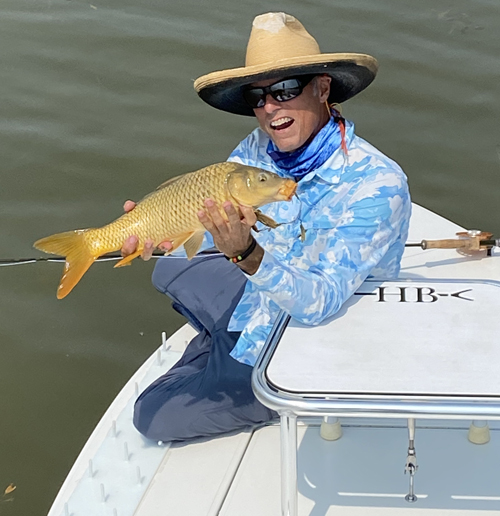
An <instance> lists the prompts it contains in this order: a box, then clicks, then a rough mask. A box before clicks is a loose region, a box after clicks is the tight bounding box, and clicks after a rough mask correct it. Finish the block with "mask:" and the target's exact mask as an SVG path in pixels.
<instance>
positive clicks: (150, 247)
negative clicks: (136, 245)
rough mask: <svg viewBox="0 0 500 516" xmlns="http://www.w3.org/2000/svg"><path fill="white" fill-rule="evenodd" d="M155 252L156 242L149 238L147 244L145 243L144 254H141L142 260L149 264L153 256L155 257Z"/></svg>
mask: <svg viewBox="0 0 500 516" xmlns="http://www.w3.org/2000/svg"><path fill="white" fill-rule="evenodd" d="M154 250H155V245H154V242H153V241H152V240H151V239H150V238H148V239H147V240H146V241H145V242H144V249H143V250H142V253H141V258H142V259H143V260H144V261H145V262H147V261H148V260H149V259H150V258H151V256H153V251H154Z"/></svg>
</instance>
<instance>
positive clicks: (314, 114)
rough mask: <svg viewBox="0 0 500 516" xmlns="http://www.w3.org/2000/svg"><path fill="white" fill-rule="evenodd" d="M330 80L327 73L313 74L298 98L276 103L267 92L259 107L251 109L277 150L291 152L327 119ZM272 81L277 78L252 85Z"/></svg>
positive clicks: (276, 80) (261, 84) (274, 81)
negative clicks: (321, 74) (261, 105)
mask: <svg viewBox="0 0 500 516" xmlns="http://www.w3.org/2000/svg"><path fill="white" fill-rule="evenodd" d="M330 81H331V78H330V77H328V76H319V77H316V78H314V79H313V80H312V81H311V82H310V83H309V84H307V86H306V87H305V88H304V90H303V91H302V93H301V94H300V95H299V96H298V97H295V98H294V99H291V100H287V101H286V102H278V101H277V100H275V99H273V97H272V96H271V95H267V97H266V104H265V105H264V106H263V107H261V108H254V113H255V116H256V117H257V120H258V121H259V125H260V128H261V129H262V130H263V131H264V132H265V133H267V134H268V135H269V137H270V138H271V140H272V141H273V142H274V144H275V145H276V147H278V149H279V150H280V151H282V152H291V151H294V150H296V149H298V148H299V147H301V146H302V145H303V144H304V143H306V142H307V141H308V140H311V139H312V138H314V136H316V134H317V133H318V132H319V130H320V129H321V128H322V127H323V126H324V125H325V124H326V123H327V122H328V120H329V118H330V116H329V114H328V111H327V110H326V106H325V102H326V100H327V99H328V95H329V93H330ZM276 82H278V79H270V80H267V81H259V82H256V83H254V84H252V86H255V87H264V86H269V85H271V84H274V83H276ZM315 82H316V88H315V86H314V83H315ZM315 89H316V94H315Z"/></svg>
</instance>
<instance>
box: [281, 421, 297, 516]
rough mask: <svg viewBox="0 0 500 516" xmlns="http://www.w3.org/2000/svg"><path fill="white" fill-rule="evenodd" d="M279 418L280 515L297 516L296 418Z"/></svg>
mask: <svg viewBox="0 0 500 516" xmlns="http://www.w3.org/2000/svg"><path fill="white" fill-rule="evenodd" d="M280 417H281V426H280V431H281V514H282V516H297V416H296V415H295V414H292V413H283V414H280Z"/></svg>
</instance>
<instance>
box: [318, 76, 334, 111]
mask: <svg viewBox="0 0 500 516" xmlns="http://www.w3.org/2000/svg"><path fill="white" fill-rule="evenodd" d="M331 82H332V78H331V77H330V76H329V75H319V76H318V77H316V86H317V88H318V96H319V101H320V103H321V104H323V103H324V102H326V101H327V100H328V97H329V96H330V83H331Z"/></svg>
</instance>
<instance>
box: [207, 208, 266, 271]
mask: <svg viewBox="0 0 500 516" xmlns="http://www.w3.org/2000/svg"><path fill="white" fill-rule="evenodd" d="M205 206H206V208H207V209H206V211H203V210H200V211H199V212H198V218H199V219H200V222H201V223H202V224H203V226H205V229H206V230H207V231H209V232H210V233H211V235H212V236H213V239H214V244H215V246H216V247H217V249H218V250H219V251H220V252H221V253H224V254H225V255H226V256H229V257H233V256H238V255H239V254H241V253H243V252H244V251H246V250H247V249H248V248H249V246H250V244H251V243H252V235H251V233H250V230H251V229H252V226H254V225H255V223H256V222H257V217H256V215H255V213H254V211H253V209H252V208H251V207H248V206H240V210H241V214H242V215H243V218H240V215H239V214H238V212H237V211H236V209H235V207H234V206H233V203H232V202H231V201H225V202H224V203H222V208H223V210H224V211H225V212H226V215H227V219H228V220H225V219H224V217H223V216H222V214H221V212H220V210H219V207H218V206H217V204H216V203H215V202H214V201H213V200H212V199H206V200H205ZM253 255H255V256H253ZM262 256H263V250H262V248H261V247H260V246H258V245H257V247H256V250H255V251H254V252H253V253H252V255H251V256H249V257H248V258H247V259H245V260H243V261H242V262H240V263H238V265H239V266H240V267H241V268H242V269H243V270H244V271H245V272H247V273H248V274H254V273H255V271H256V270H257V269H258V266H259V264H260V262H261V260H262ZM247 262H248V263H247Z"/></svg>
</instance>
